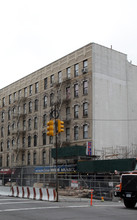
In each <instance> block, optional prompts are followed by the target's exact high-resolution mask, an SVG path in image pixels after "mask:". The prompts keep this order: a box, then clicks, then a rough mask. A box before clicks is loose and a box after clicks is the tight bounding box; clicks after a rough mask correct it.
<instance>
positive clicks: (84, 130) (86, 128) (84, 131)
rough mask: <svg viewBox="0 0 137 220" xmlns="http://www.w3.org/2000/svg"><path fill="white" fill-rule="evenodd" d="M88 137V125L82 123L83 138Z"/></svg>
mask: <svg viewBox="0 0 137 220" xmlns="http://www.w3.org/2000/svg"><path fill="white" fill-rule="evenodd" d="M87 138H88V125H87V124H84V125H83V139H87Z"/></svg>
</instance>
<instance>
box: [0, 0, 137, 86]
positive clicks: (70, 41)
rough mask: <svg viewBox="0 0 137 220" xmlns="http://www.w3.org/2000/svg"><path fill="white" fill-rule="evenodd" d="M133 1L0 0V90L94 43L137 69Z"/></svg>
mask: <svg viewBox="0 0 137 220" xmlns="http://www.w3.org/2000/svg"><path fill="white" fill-rule="evenodd" d="M136 25H137V0H0V76H1V77H0V88H3V87H5V86H7V85H9V84H11V83H12V82H14V81H16V80H18V79H20V78H22V77H24V76H26V75H28V74H30V73H32V72H34V71H36V70H38V69H40V68H42V67H43V66H46V65H48V64H49V63H51V62H53V61H55V60H56V59H59V58H61V57H62V56H65V55H67V54H68V53H70V52H72V51H74V50H76V49H78V48H80V47H82V46H84V45H86V44H88V43H91V42H95V43H98V44H101V45H104V46H107V47H111V45H112V47H113V49H115V50H118V51H120V52H123V53H126V54H127V55H128V60H129V61H131V60H132V63H133V64H135V65H137V27H136Z"/></svg>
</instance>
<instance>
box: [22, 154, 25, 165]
mask: <svg viewBox="0 0 137 220" xmlns="http://www.w3.org/2000/svg"><path fill="white" fill-rule="evenodd" d="M22 164H23V165H24V164H25V154H24V153H23V154H22Z"/></svg>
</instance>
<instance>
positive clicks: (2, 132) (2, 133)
mask: <svg viewBox="0 0 137 220" xmlns="http://www.w3.org/2000/svg"><path fill="white" fill-rule="evenodd" d="M1 137H4V127H1Z"/></svg>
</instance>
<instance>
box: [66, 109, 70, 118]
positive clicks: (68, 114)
mask: <svg viewBox="0 0 137 220" xmlns="http://www.w3.org/2000/svg"><path fill="white" fill-rule="evenodd" d="M69 119H70V107H67V108H66V120H69Z"/></svg>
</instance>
